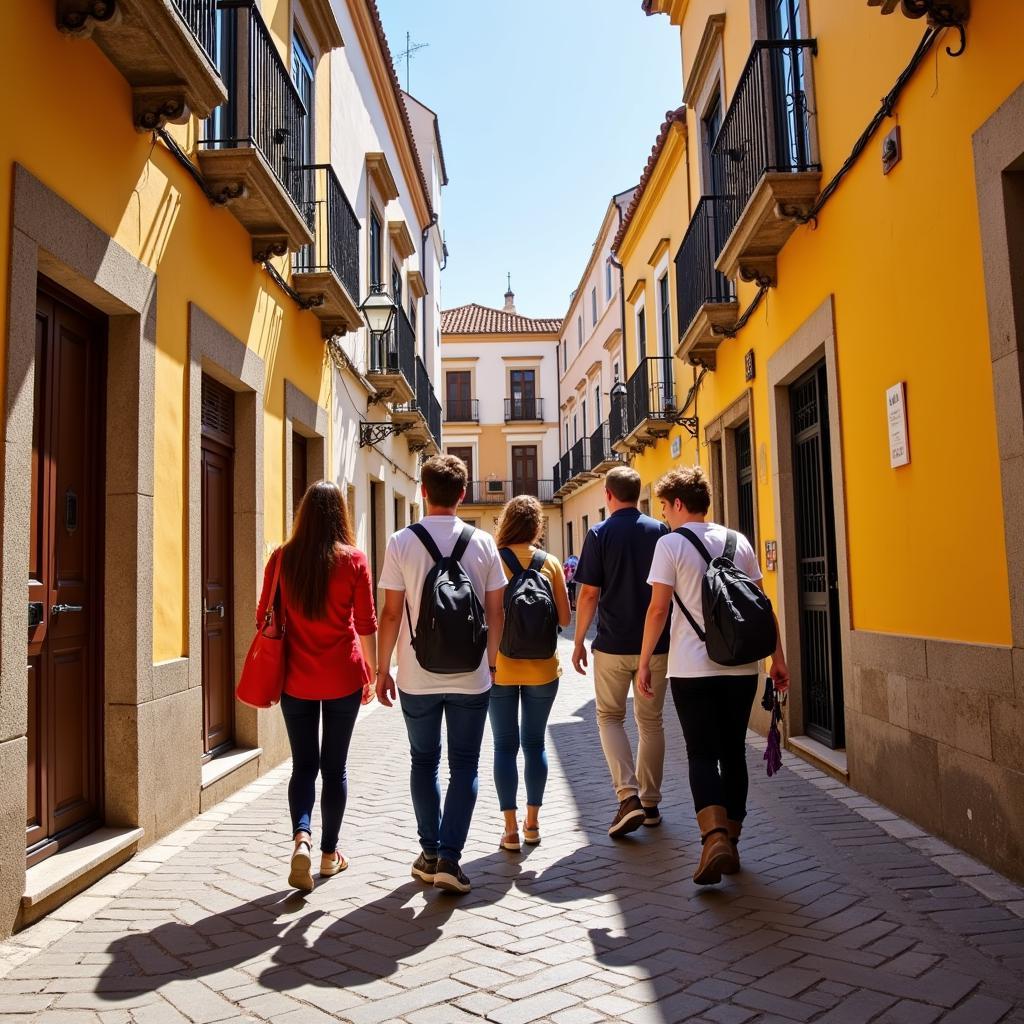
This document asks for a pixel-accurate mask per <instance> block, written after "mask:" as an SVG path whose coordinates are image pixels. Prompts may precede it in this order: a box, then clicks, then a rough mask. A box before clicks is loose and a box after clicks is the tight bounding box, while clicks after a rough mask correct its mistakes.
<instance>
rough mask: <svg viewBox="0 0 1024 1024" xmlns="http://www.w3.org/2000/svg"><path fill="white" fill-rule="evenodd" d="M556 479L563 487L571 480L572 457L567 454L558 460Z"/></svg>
mask: <svg viewBox="0 0 1024 1024" xmlns="http://www.w3.org/2000/svg"><path fill="white" fill-rule="evenodd" d="M558 478H559V480H560V481H561V483H562V486H563V487H564V486H565V485H566V484H567V483H568V482H569V481H570V480H571V479H572V455H571V454H570V453H569V452H565V454H563V455H562V457H561V458H560V459H559V460H558Z"/></svg>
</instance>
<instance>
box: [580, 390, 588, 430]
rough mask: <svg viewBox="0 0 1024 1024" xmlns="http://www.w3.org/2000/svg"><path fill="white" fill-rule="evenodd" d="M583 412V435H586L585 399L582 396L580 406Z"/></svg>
mask: <svg viewBox="0 0 1024 1024" xmlns="http://www.w3.org/2000/svg"><path fill="white" fill-rule="evenodd" d="M580 409H581V411H582V413H583V436H584V437H586V436H587V400H586V399H585V398H584V399H583V402H582V405H581V407H580Z"/></svg>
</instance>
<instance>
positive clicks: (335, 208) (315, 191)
mask: <svg viewBox="0 0 1024 1024" xmlns="http://www.w3.org/2000/svg"><path fill="white" fill-rule="evenodd" d="M296 173H297V174H299V175H300V176H301V177H302V179H303V180H302V181H301V186H300V187H301V190H302V194H303V195H304V196H305V197H306V202H307V203H308V205H309V220H310V223H311V226H312V227H313V232H314V235H315V236H316V241H314V243H313V244H312V245H306V246H303V247H302V248H301V249H299V250H298V251H297V252H296V253H295V254H294V256H293V257H292V269H293V270H294V271H295V272H296V273H322V272H325V271H331V272H333V273H334V274H336V275H337V277H338V279H339V280H340V281H341V283H342V284H343V285H344V286H345V289H346V291H347V292H348V294H349V296H350V297H351V298H352V300H353V301H354V302H358V301H359V218H358V217H357V216H356V213H355V210H353V209H352V204H351V203H350V202H349V201H348V196H346V195H345V190H344V189H343V188H342V187H341V182H340V181H338V176H337V174H335V173H334V168H333V167H331V165H330V164H305V165H303V166H302V167H300V168H298V169H297V172H296Z"/></svg>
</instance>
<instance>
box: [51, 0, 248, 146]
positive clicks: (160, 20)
mask: <svg viewBox="0 0 1024 1024" xmlns="http://www.w3.org/2000/svg"><path fill="white" fill-rule="evenodd" d="M216 19H217V0H117V2H116V3H115V0H57V25H58V27H59V28H60V29H61V30H62V31H64V32H67V33H69V34H70V35H73V36H78V37H83V38H84V37H91V38H92V40H93V42H94V43H96V45H97V46H98V47H99V48H100V49H101V50H102V51H103V52H104V53H105V54H106V55H107V58H108V59H109V61H110V63H111V64H113V65H114V67H115V68H117V70H118V71H119V72H120V73H121V74H122V75H123V76H124V78H125V79H126V80H127V82H128V83H129V85H131V87H132V120H133V121H134V123H135V128H136V129H137V130H138V131H140V132H150V131H153V130H155V129H157V128H162V127H163V126H164V124H166V123H167V122H168V121H173V122H174V123H176V124H183V123H184V122H186V121H188V119H189V117H190V116H191V115H193V114H195V115H196V116H197V117H209V115H210V112H211V111H212V110H213V109H214V108H215V107H217V106H219V105H220V104H221V103H224V102H225V100H227V98H228V93H227V90H226V89H225V88H224V82H223V81H222V80H221V77H220V75H219V74H218V72H217V67H216V61H215V55H216Z"/></svg>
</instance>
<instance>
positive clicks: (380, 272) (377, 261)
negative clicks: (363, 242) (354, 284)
mask: <svg viewBox="0 0 1024 1024" xmlns="http://www.w3.org/2000/svg"><path fill="white" fill-rule="evenodd" d="M383 263H384V257H383V253H382V252H381V236H380V217H379V216H377V211H376V210H374V209H371V210H370V285H371V286H373V285H379V284H380V283H381V281H382V280H383V276H384V267H383Z"/></svg>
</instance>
